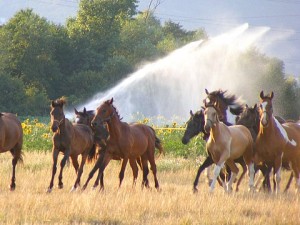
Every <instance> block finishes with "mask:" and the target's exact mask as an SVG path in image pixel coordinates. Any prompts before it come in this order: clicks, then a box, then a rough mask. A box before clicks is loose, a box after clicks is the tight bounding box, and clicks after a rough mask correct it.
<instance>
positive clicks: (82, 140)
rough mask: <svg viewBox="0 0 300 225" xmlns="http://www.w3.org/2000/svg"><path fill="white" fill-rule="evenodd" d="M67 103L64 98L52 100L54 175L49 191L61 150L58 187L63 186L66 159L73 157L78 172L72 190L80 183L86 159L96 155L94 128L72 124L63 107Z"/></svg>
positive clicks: (49, 188)
mask: <svg viewBox="0 0 300 225" xmlns="http://www.w3.org/2000/svg"><path fill="white" fill-rule="evenodd" d="M65 103H66V100H65V99H64V98H61V99H57V100H55V101H52V102H51V112H50V119H51V130H52V131H53V133H54V134H53V137H52V144H53V147H52V157H53V166H52V176H51V181H50V185H49V187H48V190H47V192H48V193H50V192H51V191H52V188H53V183H54V176H55V173H56V170H57V168H56V165H57V158H58V154H59V152H62V153H63V154H64V157H63V159H62V160H61V163H60V167H61V168H60V173H59V177H58V179H59V183H58V187H59V188H63V182H62V175H63V169H64V166H65V164H66V161H67V159H68V158H69V157H71V160H72V164H73V166H74V168H75V171H76V173H77V178H76V181H75V183H74V186H73V187H72V189H71V191H73V190H75V189H76V188H77V187H78V185H79V184H80V177H81V175H82V172H83V167H84V164H85V161H86V159H88V160H89V161H91V160H92V159H94V157H95V152H96V150H95V148H94V147H95V146H94V138H93V131H92V129H91V128H90V127H89V126H87V125H84V124H72V123H71V122H70V121H69V120H68V119H67V118H65V114H64V110H63V107H64V105H65ZM79 155H81V163H80V166H79V163H78V156H79Z"/></svg>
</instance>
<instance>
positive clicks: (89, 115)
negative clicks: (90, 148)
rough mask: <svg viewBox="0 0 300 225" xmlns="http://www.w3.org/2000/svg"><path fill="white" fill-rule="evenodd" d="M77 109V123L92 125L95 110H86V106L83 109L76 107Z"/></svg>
mask: <svg viewBox="0 0 300 225" xmlns="http://www.w3.org/2000/svg"><path fill="white" fill-rule="evenodd" d="M74 111H75V116H76V118H75V123H77V124H85V125H88V126H91V121H92V119H93V118H94V116H95V111H94V110H88V111H87V110H86V108H85V107H84V108H83V111H82V112H81V111H77V109H75V108H74Z"/></svg>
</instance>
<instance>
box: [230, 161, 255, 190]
mask: <svg viewBox="0 0 300 225" xmlns="http://www.w3.org/2000/svg"><path fill="white" fill-rule="evenodd" d="M243 162H244V161H243ZM240 165H241V166H242V169H243V172H242V174H241V176H240V177H239V179H238V181H237V183H236V188H235V191H239V186H240V184H241V181H242V179H243V178H244V176H245V174H246V172H247V166H246V164H245V162H244V163H242V162H240ZM252 165H253V164H252ZM253 169H254V165H253ZM249 171H250V170H249ZM253 177H254V172H253ZM253 183H254V182H253ZM252 186H253V184H252Z"/></svg>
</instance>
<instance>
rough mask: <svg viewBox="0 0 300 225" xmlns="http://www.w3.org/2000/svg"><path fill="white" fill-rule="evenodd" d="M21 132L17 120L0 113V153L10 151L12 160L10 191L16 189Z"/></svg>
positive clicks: (14, 117) (20, 156)
mask: <svg viewBox="0 0 300 225" xmlns="http://www.w3.org/2000/svg"><path fill="white" fill-rule="evenodd" d="M22 145H23V130H22V126H21V122H20V121H19V119H18V118H17V117H16V116H15V115H14V114H11V113H0V152H1V153H2V152H6V151H10V153H11V154H12V156H13V159H12V166H13V170H12V178H11V183H10V190H12V191H13V190H15V188H16V183H15V181H16V165H17V163H18V161H22V160H23V159H22Z"/></svg>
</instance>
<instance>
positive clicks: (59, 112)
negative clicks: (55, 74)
mask: <svg viewBox="0 0 300 225" xmlns="http://www.w3.org/2000/svg"><path fill="white" fill-rule="evenodd" d="M65 104H66V99H65V98H63V97H62V98H60V99H57V100H55V101H54V100H52V101H51V111H50V119H51V130H52V131H53V132H56V131H57V130H58V129H59V128H60V126H61V125H62V124H64V122H65V114H64V110H63V107H64V105H65Z"/></svg>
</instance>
